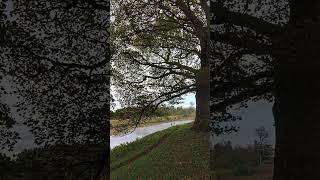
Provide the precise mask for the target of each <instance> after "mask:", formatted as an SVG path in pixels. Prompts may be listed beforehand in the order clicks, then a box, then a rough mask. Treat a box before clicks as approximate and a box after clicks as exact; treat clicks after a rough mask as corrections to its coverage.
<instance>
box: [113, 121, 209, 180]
mask: <svg viewBox="0 0 320 180" xmlns="http://www.w3.org/2000/svg"><path fill="white" fill-rule="evenodd" d="M190 128H191V124H186V125H179V126H175V127H172V128H169V129H166V130H164V131H159V132H157V133H154V134H151V135H149V136H146V137H144V138H142V139H141V140H138V141H135V142H133V143H130V144H128V145H125V146H120V147H117V148H115V149H113V150H112V151H111V159H110V160H111V168H112V167H115V166H116V165H117V164H119V163H121V162H125V161H126V160H128V159H130V158H132V157H134V156H136V155H137V154H139V153H141V152H143V151H144V150H145V149H147V148H148V147H150V146H151V145H153V144H155V143H157V142H158V140H159V139H160V138H161V137H162V136H163V135H165V134H168V133H169V136H168V137H167V138H166V139H164V140H163V142H162V143H161V144H159V146H157V147H155V148H154V149H153V150H152V151H150V152H149V153H147V154H144V155H142V156H140V157H139V158H137V159H135V160H134V161H132V162H130V163H128V164H126V165H124V166H122V167H120V168H118V169H115V170H113V171H112V172H111V179H121V180H125V179H201V180H206V179H209V174H208V172H209V147H208V135H207V134H206V133H195V132H193V131H192V130H191V129H190Z"/></svg>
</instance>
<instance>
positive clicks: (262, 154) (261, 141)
mask: <svg viewBox="0 0 320 180" xmlns="http://www.w3.org/2000/svg"><path fill="white" fill-rule="evenodd" d="M255 134H256V138H257V139H256V140H255V141H254V145H255V148H256V150H257V151H258V153H259V164H260V165H261V164H262V162H263V161H264V160H267V159H270V157H271V155H272V151H273V149H272V147H271V145H270V144H269V142H268V141H269V133H268V131H267V130H266V129H265V128H264V127H259V128H256V129H255Z"/></svg>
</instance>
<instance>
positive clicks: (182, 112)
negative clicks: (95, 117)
mask: <svg viewBox="0 0 320 180" xmlns="http://www.w3.org/2000/svg"><path fill="white" fill-rule="evenodd" d="M140 112H141V108H137V107H126V108H121V109H117V110H115V111H112V113H111V119H117V120H120V119H132V114H136V115H139V114H140ZM194 113H195V109H194V108H192V107H190V108H182V107H173V106H171V107H170V106H161V107H159V108H157V109H156V110H155V111H152V112H150V113H148V115H149V117H164V118H168V116H183V117H188V116H190V115H193V114H194Z"/></svg>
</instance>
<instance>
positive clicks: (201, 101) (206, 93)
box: [192, 68, 210, 131]
mask: <svg viewBox="0 0 320 180" xmlns="http://www.w3.org/2000/svg"><path fill="white" fill-rule="evenodd" d="M209 78H210V77H209V68H201V69H200V70H199V72H198V74H197V77H196V86H197V87H196V118H195V121H194V124H193V127H192V128H193V129H194V130H196V131H208V130H209V117H210V103H209V100H210V85H209Z"/></svg>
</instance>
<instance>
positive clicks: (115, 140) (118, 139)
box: [110, 120, 193, 149]
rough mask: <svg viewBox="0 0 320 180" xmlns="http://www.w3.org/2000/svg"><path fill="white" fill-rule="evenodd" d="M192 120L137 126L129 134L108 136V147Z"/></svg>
mask: <svg viewBox="0 0 320 180" xmlns="http://www.w3.org/2000/svg"><path fill="white" fill-rule="evenodd" d="M192 121H193V120H183V121H172V122H166V123H161V124H157V125H152V126H147V127H138V128H136V129H135V131H133V132H132V133H129V134H125V135H117V136H110V148H111V149H112V148H114V147H116V146H118V145H120V144H124V143H129V142H133V141H135V140H137V139H140V138H142V137H144V136H146V135H149V134H152V133H154V132H157V131H160V130H163V129H167V128H169V127H171V126H175V125H178V124H185V123H189V122H192Z"/></svg>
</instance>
